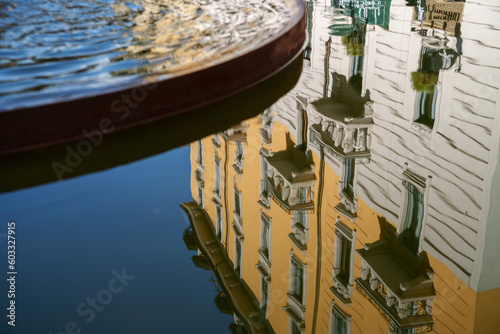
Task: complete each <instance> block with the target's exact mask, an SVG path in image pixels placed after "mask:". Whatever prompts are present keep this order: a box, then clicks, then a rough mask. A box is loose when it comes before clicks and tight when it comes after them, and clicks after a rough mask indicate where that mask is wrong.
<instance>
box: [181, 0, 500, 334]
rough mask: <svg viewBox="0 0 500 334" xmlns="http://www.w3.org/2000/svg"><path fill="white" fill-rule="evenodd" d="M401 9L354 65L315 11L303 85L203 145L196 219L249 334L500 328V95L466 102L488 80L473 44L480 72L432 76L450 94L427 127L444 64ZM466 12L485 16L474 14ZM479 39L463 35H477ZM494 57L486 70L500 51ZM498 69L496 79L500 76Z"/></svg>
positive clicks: (408, 10)
mask: <svg viewBox="0 0 500 334" xmlns="http://www.w3.org/2000/svg"><path fill="white" fill-rule="evenodd" d="M391 6H392V7H394V10H395V12H396V13H399V14H398V15H394V17H395V19H394V18H391V20H392V21H391V22H389V24H388V27H389V28H388V30H384V29H382V28H380V27H378V26H373V25H372V26H368V27H364V28H363V29H366V30H363V31H364V32H365V33H366V41H365V46H363V48H364V53H363V54H364V56H363V57H359V56H356V57H354V56H349V55H348V54H339V53H341V52H346V51H345V48H344V47H343V45H342V37H341V36H333V37H332V36H329V35H328V34H327V33H325V31H324V30H321V28H318V27H327V26H328V25H329V24H330V20H331V15H329V14H328V11H327V9H328V8H329V7H320V6H319V5H317V4H316V3H312V2H309V3H308V6H307V8H308V13H307V17H308V20H309V23H310V20H314V23H315V24H314V25H311V24H308V25H307V27H308V29H310V31H309V34H310V36H311V40H310V43H309V45H308V48H307V50H306V51H307V52H306V53H305V55H304V57H305V59H304V72H303V77H302V79H301V81H300V82H299V83H298V85H297V87H296V88H295V89H294V90H293V91H292V92H290V93H289V94H287V95H286V96H285V97H283V98H282V99H281V100H280V101H278V102H277V103H276V104H275V105H274V106H273V107H272V108H270V109H268V110H266V111H264V112H263V113H262V114H261V115H260V116H258V117H255V118H253V119H250V120H247V121H245V122H243V123H241V124H239V125H237V126H235V127H233V128H231V129H228V130H227V131H225V132H223V133H218V134H216V135H213V136H211V137H207V138H204V139H202V140H199V141H197V142H195V143H192V144H191V169H192V179H191V189H192V195H193V200H194V201H193V202H192V203H185V204H183V205H182V207H183V209H184V210H185V211H186V212H187V213H188V216H189V219H190V222H191V225H192V233H193V238H194V239H196V240H197V247H198V249H199V252H200V254H203V256H204V257H206V259H207V261H208V262H209V263H210V267H211V269H212V270H213V271H214V273H215V274H216V275H217V277H218V282H219V283H220V284H221V286H222V287H223V290H224V293H225V295H226V297H227V298H228V300H229V301H230V304H231V305H232V308H233V312H234V314H235V319H236V320H235V321H236V323H240V324H241V326H244V327H245V328H246V329H247V330H248V331H250V332H258V333H261V332H262V333H267V332H275V333H293V334H296V333H398V334H399V333H424V332H435V333H493V332H496V331H497V328H498V325H500V321H499V320H498V317H496V316H495V314H494V313H495V310H497V309H499V307H500V276H499V274H500V273H498V267H499V266H498V261H496V262H495V259H494V258H495V256H496V255H495V254H496V253H495V250H496V249H498V246H496V245H497V243H496V242H495V240H496V239H498V232H496V233H495V232H492V231H494V230H495V229H494V227H495V226H498V223H496V221H497V220H498V219H497V218H495V216H494V214H495V212H496V211H495V210H496V209H495V208H494V207H493V206H490V203H492V202H491V198H490V193H491V191H493V192H494V194H495V192H496V191H497V190H498V189H497V186H498V185H497V183H498V181H497V179H498V172H496V171H495V166H496V163H497V160H498V145H497V144H498V138H499V132H500V131H499V128H498V127H496V126H495V124H498V123H497V122H498V116H496V114H495V110H496V109H498V108H497V104H496V102H495V101H497V99H496V98H495V96H496V97H498V92H497V93H496V94H497V95H494V96H493V93H491V92H490V90H489V88H488V87H490V86H488V84H486V83H485V84H484V85H483V86H481V87H482V88H484V90H485V91H487V92H488V93H491V96H489V97H488V98H487V101H486V100H485V98H484V97H481V96H474V95H472V94H465V92H472V91H473V90H474V89H475V90H476V91H477V90H478V89H479V90H481V89H482V88H481V87H479V88H477V87H478V86H477V85H476V84H477V83H478V82H480V81H478V79H477V75H478V74H477V73H482V72H481V71H483V69H482V68H480V67H479V66H477V63H478V62H480V60H481V59H479V58H476V60H474V61H471V60H470V59H471V58H468V57H470V55H471V54H475V55H476V56H477V57H479V56H478V51H477V50H475V49H473V48H470V43H471V41H470V40H467V39H465V40H464V41H463V44H464V46H465V45H469V48H468V49H466V48H465V47H464V49H463V50H462V49H461V50H460V52H459V54H460V55H461V56H463V57H464V59H468V60H467V61H465V62H464V61H463V62H462V63H461V64H459V63H458V62H457V63H453V64H450V66H449V67H442V68H440V69H434V70H435V71H441V72H442V73H441V74H439V75H440V76H441V78H442V79H440V81H439V83H438V84H437V86H436V87H435V89H436V91H435V92H438V91H439V94H440V95H438V96H439V99H435V100H434V102H433V103H432V105H431V107H432V110H433V112H432V113H431V114H428V115H427V114H425V115H426V117H428V118H429V117H432V122H423V121H421V120H422V119H423V118H422V117H421V116H422V115H420V114H419V108H420V104H419V103H420V102H419V101H420V100H421V99H422V96H420V95H422V94H420V92H418V90H414V89H412V88H411V84H412V82H411V77H412V76H411V74H412V71H413V69H412V67H415V66H417V65H416V64H418V63H419V61H420V62H422V61H421V60H419V57H421V56H422V54H424V56H425V55H427V54H430V53H429V52H427V53H425V52H424V53H422V50H423V48H428V47H427V46H425V45H424V44H423V43H424V42H425V39H424V38H422V35H421V34H419V33H418V31H412V30H411V28H412V26H413V25H414V22H413V19H414V18H413V17H414V15H413V14H414V12H413V11H414V8H412V7H406V6H405V2H404V1H400V2H398V1H395V0H394V1H393V2H392V5H391ZM455 7H456V6H455ZM325 8H326V9H325ZM460 8H461V11H463V15H464V16H466V15H468V16H469V17H476V16H478V12H476V10H478V8H477V7H475V6H470V7H467V6H465V8H464V5H463V4H461V5H460ZM392 9H393V8H391V10H392ZM325 13H326V14H325ZM461 13H462V12H461ZM461 15H462V14H461ZM343 19H344V20H346V21H347V20H349V17H345V18H343ZM440 25H441V27H437V26H436V25H434V26H433V29H434V28H436V27H437V28H443V27H442V23H440ZM448 27H450V26H448ZM472 28H473V25H472V23H470V22H469V23H467V24H463V25H462V29H463V32H464V35H467V34H466V33H467V32H468V31H470V30H471V29H472ZM442 33H443V34H445V33H446V27H445V28H443V31H442ZM497 35H498V34H497ZM450 38H456V35H455V36H451V37H450ZM404 41H406V42H408V41H414V42H415V45H414V46H413V44H412V45H410V46H408V45H409V44H408V43H403V42H404ZM461 44H462V40H460V45H461ZM398 48H400V49H398ZM484 48H485V49H484V50H483V51H484V52H483V53H484V55H485V56H484V57H486V54H487V51H488V50H489V51H490V52H493V51H491V48H490V49H489V48H488V47H487V46H484ZM425 50H427V49H425ZM495 52H496V51H495ZM396 54H397V55H398V56H400V58H397V57H396V56H395V55H396ZM431 56H433V57H434V56H435V54H434V53H432V54H431ZM476 56H475V57H476ZM424 58H425V57H424ZM398 59H402V60H398ZM478 59H479V60H478ZM424 60H425V59H424ZM484 62H485V63H488V60H487V59H486V58H485V60H484ZM451 68H454V69H455V71H451V70H450V69H451ZM489 71H490V74H491V75H492V76H496V78H498V74H499V73H500V70H499V68H498V66H497V67H495V68H494V69H491V68H490V69H489ZM439 75H438V77H439ZM354 76H356V80H351V79H352V77H354ZM349 83H350V84H349ZM352 86H354V87H355V88H353V87H352ZM471 87H472V88H471ZM473 87H475V88H474V89H473ZM490 88H491V87H490ZM419 94H420V95H419ZM436 94H437V93H436ZM464 99H468V101H469V102H468V103H465V102H463V103H462V101H465V100H464ZM447 101H448V102H449V103H448V102H447ZM450 101H456V102H450ZM449 106H454V108H455V109H454V112H453V113H452V114H451V116H450V114H449V113H448V114H447V109H448V108H449ZM471 106H476V107H477V109H476V110H471V108H472V107H471ZM424 107H425V106H424ZM424 107H422V108H424ZM480 107H481V108H480ZM424 109H425V108H424ZM479 110H480V111H479ZM476 113H481V115H482V116H481V115H478V114H476ZM447 116H450V117H449V118H447ZM473 128H476V129H477V128H482V129H484V130H485V131H482V132H478V131H472V129H473ZM461 129H462V130H461ZM465 129H469V130H470V131H469V130H465ZM491 143H496V144H491ZM468 150H470V152H468ZM494 196H496V195H494ZM495 224H496V225H495ZM486 231H490V232H491V234H488V233H487V232H486ZM497 231H498V229H497Z"/></svg>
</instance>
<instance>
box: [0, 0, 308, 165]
mask: <svg viewBox="0 0 500 334" xmlns="http://www.w3.org/2000/svg"><path fill="white" fill-rule="evenodd" d="M293 5H294V6H296V8H294V10H293V11H292V13H293V14H292V15H293V16H292V18H291V19H290V21H289V23H288V24H287V26H286V28H285V29H284V30H283V31H282V32H281V34H279V35H277V36H276V37H275V38H274V39H272V40H271V41H269V42H268V43H266V44H264V45H261V46H259V47H257V48H255V49H253V50H250V51H249V52H247V53H245V54H242V55H239V56H237V57H235V58H233V59H229V60H227V61H225V62H222V63H219V64H215V65H213V66H210V67H206V68H202V69H200V70H198V71H193V72H190V73H186V74H184V75H179V76H173V77H170V78H167V79H165V80H163V81H159V82H156V83H154V84H150V85H149V86H137V87H134V88H129V89H125V90H121V91H116V92H112V93H107V94H102V95H97V96H92V97H88V98H84V99H79V100H74V101H66V102H61V103H55V104H51V105H43V106H39V107H33V108H26V109H17V110H12V111H5V112H0V155H5V154H9V153H14V152H20V151H25V150H30V149H36V148H40V147H45V146H50V145H54V144H60V143H62V142H66V141H71V140H78V139H80V138H84V137H85V133H88V132H90V131H94V130H98V131H103V132H104V133H106V132H110V131H117V130H120V129H125V128H129V127H132V126H137V125H140V124H143V123H146V122H151V121H154V120H158V119H164V118H167V117H170V116H174V115H179V114H183V113H188V112H189V111H191V110H194V109H197V108H200V107H202V106H204V105H208V104H210V103H213V102H215V101H218V100H221V99H223V98H226V97H228V96H231V95H233V94H235V93H237V92H240V91H242V90H245V89H246V88H249V87H251V86H253V85H255V84H257V83H259V82H261V81H262V80H264V79H266V78H267V77H269V76H271V75H273V74H274V73H276V72H278V71H279V70H280V69H281V68H283V67H284V66H285V65H286V64H288V63H289V62H291V61H292V60H293V59H295V58H296V57H297V55H298V54H300V53H301V52H302V51H303V46H304V44H305V41H306V32H305V10H304V4H303V1H302V0H293ZM234 112H238V111H237V110H235V111H234Z"/></svg>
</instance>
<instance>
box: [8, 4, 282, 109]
mask: <svg viewBox="0 0 500 334" xmlns="http://www.w3.org/2000/svg"><path fill="white" fill-rule="evenodd" d="M289 17H290V11H289V9H288V8H287V6H286V4H285V1H283V0H280V1H268V0H265V1H257V0H251V1H246V0H229V1H221V0H218V1H206V0H190V1H171V0H161V1H153V0H130V1H127V2H121V1H107V0H102V1H97V0H83V1H71V2H68V1H63V0H49V1H41V0H35V1H29V2H27V1H17V2H12V1H0V109H1V110H9V109H15V108H19V107H26V106H32V105H38V104H44V103H51V102H56V101H58V100H61V99H68V98H77V97H81V96H86V95H89V94H92V93H93V92H102V90H103V89H114V88H116V87H117V85H120V86H122V87H123V85H129V84H133V83H136V82H137V80H141V79H144V77H147V76H148V75H151V74H155V75H156V74H165V73H173V72H176V71H180V70H183V69H187V68H190V67H194V66H198V65H200V62H203V63H204V64H205V63H207V62H210V61H213V60H215V59H218V58H220V57H221V56H223V55H227V54H228V53H232V52H237V51H238V50H241V49H243V48H248V47H251V46H253V45H256V44H261V43H263V42H265V41H266V40H268V39H269V38H270V37H272V36H273V35H275V34H276V33H278V32H279V31H280V30H281V29H282V28H283V27H284V25H285V24H286V22H287V19H288V18H289Z"/></svg>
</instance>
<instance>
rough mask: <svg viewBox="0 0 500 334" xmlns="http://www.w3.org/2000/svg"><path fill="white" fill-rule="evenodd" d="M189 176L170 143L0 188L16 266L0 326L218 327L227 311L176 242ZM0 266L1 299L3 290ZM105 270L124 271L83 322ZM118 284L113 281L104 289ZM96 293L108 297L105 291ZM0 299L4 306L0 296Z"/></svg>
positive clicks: (181, 153) (0, 227) (36, 329)
mask: <svg viewBox="0 0 500 334" xmlns="http://www.w3.org/2000/svg"><path fill="white" fill-rule="evenodd" d="M189 175H190V167H189V149H188V148H179V149H176V150H173V151H170V152H167V153H164V154H160V155H157V156H155V157H152V158H148V159H144V160H142V161H138V162H136V163H132V164H129V165H126V166H121V167H117V168H114V169H111V170H108V171H104V172H100V173H94V174H90V175H86V176H82V177H78V178H74V179H71V180H68V181H63V182H59V183H52V184H48V185H43V186H38V187H35V188H30V189H26V190H20V191H17V192H14V193H8V194H4V195H0V220H1V224H0V233H6V232H7V222H8V221H10V220H14V221H15V222H16V235H15V236H16V253H17V254H16V259H17V272H18V275H17V280H16V290H17V292H16V299H15V300H16V314H17V317H16V324H17V325H16V327H15V328H11V327H10V326H8V325H7V322H6V321H5V319H4V318H5V315H3V316H2V321H1V322H0V332H1V333H6V332H8V333H51V332H52V333H54V334H55V333H60V332H64V331H65V326H66V325H67V324H68V323H70V322H72V321H73V322H75V323H76V324H77V326H78V328H79V329H81V330H82V333H203V332H205V329H206V328H211V331H213V330H215V332H218V333H223V332H224V331H225V330H227V325H228V324H229V323H231V321H232V317H231V316H228V315H222V314H221V313H220V311H219V310H218V309H217V307H216V306H215V304H214V303H213V299H214V297H215V295H216V292H215V291H214V290H215V287H214V285H213V283H211V282H209V279H210V272H209V271H205V270H202V269H199V268H196V267H195V266H194V265H193V263H192V261H191V256H192V255H193V252H190V251H188V250H187V248H186V246H185V245H184V242H183V240H182V233H183V230H184V229H185V228H186V227H187V226H189V222H188V221H187V220H185V219H186V218H185V214H183V213H182V212H181V211H180V209H179V207H178V205H179V203H182V202H184V201H189V200H191V198H192V197H191V193H190V185H189ZM1 237H2V238H1V239H0V240H1V244H0V253H1V254H7V251H6V239H5V234H2V235H1ZM2 263H3V264H5V261H4V259H2ZM5 267H6V265H5V266H4V265H2V276H1V277H2V278H4V279H2V282H1V284H0V290H1V291H2V293H1V294H2V296H3V295H4V294H5V293H6V292H7V290H8V286H7V284H6V281H5V272H4V270H3V269H4V268H5ZM112 270H116V271H117V272H119V273H120V274H121V273H122V270H125V274H126V275H130V276H133V277H134V278H133V279H132V280H129V281H126V282H127V283H128V285H127V286H124V287H123V289H122V290H121V292H119V293H115V294H112V299H111V300H110V302H109V304H107V305H104V306H102V307H103V309H102V310H101V311H100V312H97V311H93V313H95V317H94V318H93V319H92V316H91V313H92V312H91V311H90V310H92V307H91V306H89V305H90V304H87V298H89V297H90V298H96V297H98V295H99V292H100V291H101V290H102V289H108V290H109V286H108V284H109V282H110V280H111V279H112V278H113V277H116V276H114V275H113V274H112V273H111V271H112ZM120 286H123V285H122V284H120V283H118V281H116V282H114V283H113V285H112V288H115V289H116V290H120V289H119V288H120ZM100 297H101V300H102V301H104V302H105V303H107V302H108V301H107V299H106V298H107V297H109V296H108V295H107V294H106V292H101V295H100ZM97 302H98V300H97ZM81 303H84V304H85V305H84V307H82V308H81V309H80V315H79V313H77V307H78V306H79V305H80V304H81ZM98 305H102V304H98ZM0 306H1V308H2V309H3V310H5V308H6V307H7V305H6V298H2V299H1V305H0ZM97 309H100V307H97ZM4 313H5V312H2V314H4ZM195 319H196V320H195ZM89 320H91V321H89ZM86 321H89V323H87V322H86ZM69 326H70V327H69V328H70V329H71V328H72V327H71V326H72V325H69ZM76 332H77V331H76ZM76 332H75V333H76Z"/></svg>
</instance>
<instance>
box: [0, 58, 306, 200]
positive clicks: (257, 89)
mask: <svg viewBox="0 0 500 334" xmlns="http://www.w3.org/2000/svg"><path fill="white" fill-rule="evenodd" d="M301 71H302V57H301V56H300V55H299V56H298V57H297V58H296V59H295V60H293V61H292V62H291V63H290V64H288V65H287V66H286V67H285V68H284V69H283V70H281V71H280V72H278V73H277V74H275V75H274V76H272V77H270V78H268V79H266V80H265V81H263V82H261V83H259V84H258V85H256V86H254V87H252V88H250V89H248V90H245V91H243V92H240V93H238V94H236V95H234V96H231V97H230V98H228V99H225V100H223V101H219V102H216V103H214V104H212V105H210V106H208V107H204V108H200V109H197V110H194V111H192V112H189V113H187V114H185V115H180V116H174V117H170V118H168V119H166V120H161V121H157V122H152V123H146V124H144V125H142V126H139V127H136V128H131V129H127V130H122V131H117V132H114V133H110V134H107V135H104V136H103V137H102V140H100V139H98V138H95V141H96V142H99V143H98V145H94V144H90V145H91V146H90V147H91V148H90V149H89V150H88V152H89V153H87V152H83V153H87V155H80V154H79V153H78V152H77V151H76V149H77V147H78V144H79V143H81V142H82V141H75V142H71V143H64V144H60V145H56V146H52V147H48V148H44V149H38V150H33V151H28V152H20V153H14V154H10V155H7V156H4V157H2V164H1V167H0V174H1V175H2V176H1V177H0V179H1V180H0V192H7V191H13V190H16V189H21V188H26V187H31V186H35V185H39V184H44V183H48V182H53V181H57V180H63V179H69V178H73V177H76V176H80V175H84V174H88V173H92V172H96V171H101V170H105V169H108V168H112V167H115V166H118V165H122V164H126V163H130V162H133V161H136V160H140V159H143V158H146V157H149V156H152V155H155V154H159V153H162V152H165V151H167V150H170V149H173V148H175V147H178V146H181V145H185V144H187V143H190V142H192V141H194V140H196V139H199V138H203V137H204V136H207V135H210V134H212V133H216V132H218V131H222V130H225V129H227V128H229V127H230V126H232V125H234V124H236V123H238V122H240V121H242V120H245V119H247V118H250V117H253V116H255V115H257V114H258V113H260V112H261V111H262V110H264V109H266V108H267V107H269V106H271V105H272V104H273V103H274V102H276V100H278V99H279V98H280V97H281V96H283V95H284V94H285V93H287V92H288V91H289V90H290V89H292V88H293V87H294V86H295V84H296V83H297V81H298V79H299V77H300V74H301ZM256 97H258V98H256ZM84 141H85V140H84ZM84 150H85V149H84ZM70 152H71V153H70Z"/></svg>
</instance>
